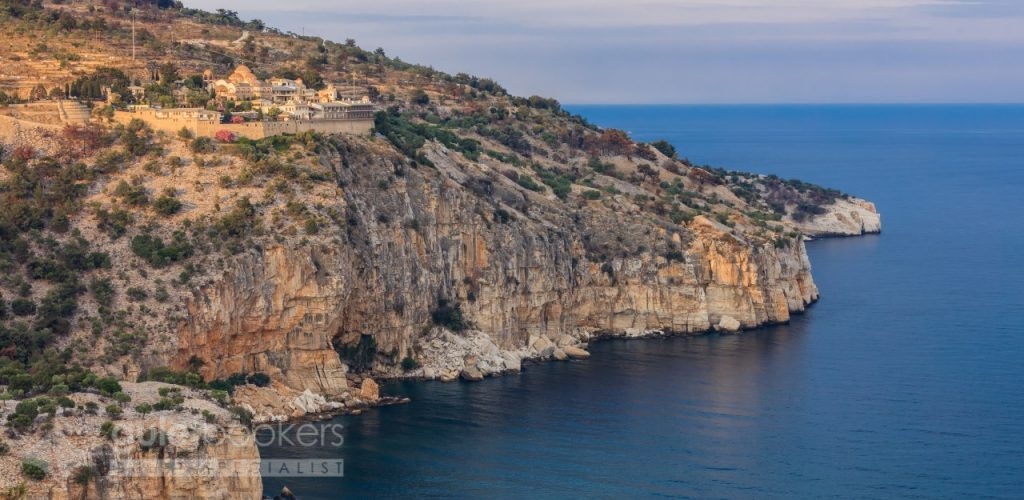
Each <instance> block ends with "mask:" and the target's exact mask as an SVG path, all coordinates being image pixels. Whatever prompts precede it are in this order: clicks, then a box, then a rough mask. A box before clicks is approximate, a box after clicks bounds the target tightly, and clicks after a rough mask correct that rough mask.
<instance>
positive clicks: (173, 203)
mask: <svg viewBox="0 0 1024 500" xmlns="http://www.w3.org/2000/svg"><path fill="white" fill-rule="evenodd" d="M153 210H154V211H156V213H158V214H160V215H162V216H164V217H169V216H171V215H174V214H176V213H178V212H179V211H181V201H179V200H178V199H177V198H175V197H173V196H168V195H166V194H165V195H162V196H160V197H159V198H157V199H156V200H154V201H153Z"/></svg>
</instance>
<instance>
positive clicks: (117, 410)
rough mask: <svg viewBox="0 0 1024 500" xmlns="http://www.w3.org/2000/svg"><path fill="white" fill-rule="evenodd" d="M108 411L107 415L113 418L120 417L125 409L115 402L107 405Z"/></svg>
mask: <svg viewBox="0 0 1024 500" xmlns="http://www.w3.org/2000/svg"><path fill="white" fill-rule="evenodd" d="M106 411H107V415H110V417H111V418H118V417H120V416H121V414H122V413H124V410H122V409H121V407H120V406H118V405H115V404H110V405H107V407H106Z"/></svg>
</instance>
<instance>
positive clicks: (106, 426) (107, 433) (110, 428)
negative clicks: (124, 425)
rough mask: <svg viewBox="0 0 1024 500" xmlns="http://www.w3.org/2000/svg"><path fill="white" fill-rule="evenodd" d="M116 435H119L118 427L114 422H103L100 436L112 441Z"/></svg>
mask: <svg viewBox="0 0 1024 500" xmlns="http://www.w3.org/2000/svg"><path fill="white" fill-rule="evenodd" d="M116 433H117V426H116V425H114V422H111V421H110V420H107V421H106V422H103V424H102V425H100V436H103V437H105V438H107V439H111V440H112V439H114V435H115V434H116Z"/></svg>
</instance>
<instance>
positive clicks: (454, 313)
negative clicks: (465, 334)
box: [430, 299, 469, 332]
mask: <svg viewBox="0 0 1024 500" xmlns="http://www.w3.org/2000/svg"><path fill="white" fill-rule="evenodd" d="M430 318H431V320H433V322H434V324H435V325H438V326H443V327H445V328H447V329H449V330H451V331H453V332H461V331H463V330H465V329H467V328H469V323H468V322H467V321H466V319H465V318H464V317H463V316H462V307H461V306H460V305H459V304H454V305H452V304H449V302H448V301H447V300H445V299H440V300H438V303H437V308H435V309H434V310H433V311H431V312H430Z"/></svg>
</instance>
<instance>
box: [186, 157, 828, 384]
mask: <svg viewBox="0 0 1024 500" xmlns="http://www.w3.org/2000/svg"><path fill="white" fill-rule="evenodd" d="M366 153H367V152H365V151H362V152H358V153H357V154H356V155H354V156H352V157H350V158H349V159H354V158H367V157H370V156H369V155H367V154H366ZM435 160H436V161H435V162H434V163H435V164H436V165H437V170H434V169H428V168H426V167H420V168H418V169H415V168H409V169H407V171H406V172H405V173H404V174H403V176H402V177H401V178H399V179H398V180H397V181H396V182H395V183H394V184H392V185H391V186H390V187H389V189H388V190H387V191H386V192H381V191H380V190H378V189H375V188H374V187H373V186H374V184H375V183H376V182H377V181H376V179H375V175H374V174H373V172H374V171H378V172H380V171H383V172H387V171H389V170H390V169H392V168H394V167H395V165H394V164H391V163H389V161H392V160H389V161H382V162H379V163H374V164H373V165H372V167H371V166H370V165H365V166H364V168H362V169H356V168H354V167H348V168H344V167H341V166H340V165H341V164H342V163H343V159H342V158H340V157H338V156H327V157H325V158H324V161H325V162H331V163H334V164H335V166H336V167H337V169H336V170H337V173H338V177H339V183H341V184H343V185H345V186H346V187H345V188H344V190H343V192H344V198H343V200H342V204H343V208H344V210H345V212H346V213H347V214H348V220H347V226H346V227H345V228H344V231H345V233H344V235H343V236H339V237H338V238H336V239H332V240H328V241H322V240H321V241H319V242H315V243H310V244H308V245H305V246H298V245H281V244H269V245H267V246H265V247H263V248H261V249H254V250H250V251H248V252H245V253H243V254H241V255H236V256H234V257H233V258H232V260H231V261H230V264H229V266H228V269H227V270H226V271H225V273H224V275H223V277H222V278H220V279H219V280H217V281H216V282H214V283H213V284H211V285H209V286H205V287H202V288H200V289H197V290H195V291H194V295H193V297H192V298H191V299H190V300H189V301H188V311H189V314H188V318H189V319H188V321H187V323H185V324H183V326H182V327H181V330H180V335H179V343H178V352H177V354H176V356H175V362H176V363H177V364H178V365H179V366H184V364H185V363H186V362H187V359H188V358H189V357H190V356H198V357H200V358H202V359H203V360H205V361H206V363H207V364H206V366H205V367H204V370H205V372H204V375H205V376H207V377H211V378H212V377H223V376H226V375H228V374H231V373H235V372H253V371H262V372H266V373H269V374H271V376H272V377H274V378H278V379H280V380H283V381H284V382H285V383H286V384H287V385H289V386H290V387H292V388H294V389H298V390H306V389H310V390H312V391H314V392H318V393H322V394H328V395H337V394H339V393H341V392H342V391H344V390H345V389H346V388H347V384H346V382H345V372H346V369H347V367H346V366H344V365H343V363H342V361H340V360H339V357H338V354H337V353H336V351H335V347H339V346H341V345H352V344H354V343H355V342H357V341H358V340H359V338H360V336H361V335H370V336H372V337H373V339H374V340H375V344H376V351H377V353H378V356H377V358H376V360H377V363H376V365H375V366H374V369H375V371H377V372H384V373H388V374H391V375H394V374H398V373H400V372H398V370H397V367H396V365H397V364H398V360H400V359H401V358H402V357H404V356H406V355H407V353H414V354H418V356H415V357H420V358H421V359H419V361H420V362H421V363H423V364H425V365H428V366H429V365H430V364H431V363H432V361H434V360H432V359H428V358H430V357H431V356H435V357H436V355H433V354H430V353H429V349H427V350H424V349H423V345H424V342H425V341H429V340H430V339H431V338H433V336H432V335H431V332H430V328H431V325H432V318H431V316H432V312H434V311H435V310H436V309H437V308H438V307H439V304H444V303H446V304H449V305H451V304H457V305H458V306H459V308H460V310H461V312H462V313H463V314H464V315H465V317H466V319H468V321H469V323H470V324H471V326H472V330H475V331H477V332H481V333H483V334H485V335H486V337H487V339H488V341H489V342H490V343H492V344H493V346H495V347H496V348H497V349H498V351H499V353H506V354H508V353H514V355H513V356H509V357H514V358H515V360H514V361H509V362H506V363H504V364H499V365H498V366H497V367H496V368H495V369H494V370H492V371H503V369H513V368H518V361H519V360H520V359H522V358H524V357H534V356H538V355H540V353H539V352H536V350H533V351H531V350H530V349H531V347H530V346H531V344H532V340H533V339H536V338H540V337H543V338H547V339H551V340H556V339H558V338H559V337H560V336H563V335H566V334H569V335H571V336H572V337H573V339H575V340H577V341H578V340H583V339H586V338H589V337H590V335H592V334H594V333H618V332H626V331H630V332H638V331H639V332H644V331H653V330H658V331H663V332H671V333H677V334H691V333H699V332H705V331H708V330H710V329H712V328H716V327H718V326H719V325H720V324H722V323H723V320H726V321H725V323H732V322H733V321H735V322H738V325H739V326H740V327H742V328H753V327H756V326H759V325H764V324H771V323H780V322H786V321H788V320H789V318H790V314H791V313H793V312H799V311H802V310H804V308H805V307H806V306H807V305H808V304H810V303H812V302H813V301H815V300H816V299H817V297H818V290H817V288H816V286H815V284H814V280H813V278H812V277H811V273H810V263H809V261H808V258H807V255H806V253H805V248H804V245H803V242H802V241H801V239H800V238H793V239H781V240H775V241H772V240H765V239H763V238H753V237H750V238H747V237H745V236H744V235H743V233H742V232H740V231H737V230H735V229H733V228H730V227H728V226H725V225H723V224H721V223H719V222H716V221H712V220H710V219H708V218H706V217H704V216H697V217H695V218H694V219H693V220H692V221H691V222H689V223H688V224H686V225H672V224H665V223H664V221H661V220H659V219H657V218H652V217H650V216H649V215H647V214H644V213H642V212H636V211H633V212H630V211H623V212H616V211H614V210H613V211H608V210H606V208H607V207H601V206H588V205H587V204H584V205H581V206H576V207H569V208H566V207H565V205H564V204H563V203H562V202H559V201H552V200H550V199H545V198H543V197H540V196H538V195H536V194H535V193H529V192H527V193H524V192H522V190H519V189H516V188H515V185H514V184H513V183H512V182H511V181H509V180H508V179H506V178H505V177H503V176H491V177H486V178H484V177H474V176H473V175H471V174H467V173H466V172H465V170H464V167H460V165H459V164H458V163H456V162H454V161H446V160H445V158H443V157H437V158H435ZM393 161H397V162H400V160H393ZM346 162H347V160H346ZM481 179H485V180H486V182H484V181H482V180H481ZM495 200H501V201H497V202H496V201H495ZM614 203H615V205H612V206H624V205H626V204H627V202H625V201H622V200H617V201H615V202H614ZM499 206H500V207H501V208H502V209H504V210H507V211H508V215H507V216H506V217H501V218H499V216H498V215H497V212H496V207H499ZM517 206H518V207H522V209H516V208H515V207H517ZM727 329H733V328H727ZM415 373H420V374H422V372H415ZM427 375H428V376H430V373H428V374H427ZM434 375H441V374H440V373H434Z"/></svg>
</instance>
